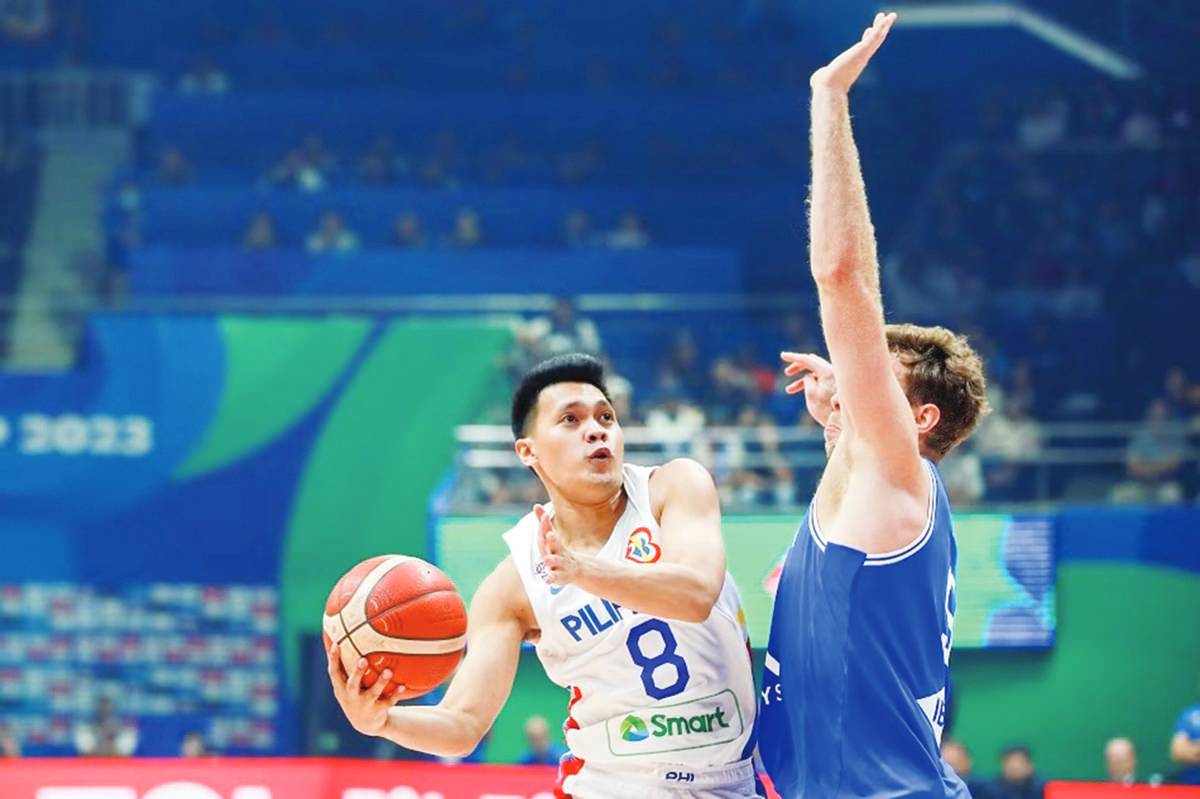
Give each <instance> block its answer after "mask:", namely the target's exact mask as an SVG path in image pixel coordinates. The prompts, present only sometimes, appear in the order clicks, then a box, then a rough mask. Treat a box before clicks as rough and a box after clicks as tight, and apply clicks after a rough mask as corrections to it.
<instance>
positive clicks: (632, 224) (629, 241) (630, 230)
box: [605, 211, 650, 250]
mask: <svg viewBox="0 0 1200 799" xmlns="http://www.w3.org/2000/svg"><path fill="white" fill-rule="evenodd" d="M605 244H606V245H608V248H609V249H611V250H640V249H643V248H645V247H648V246H649V245H650V234H649V233H647V232H646V226H645V224H643V222H642V218H641V217H640V216H638V215H637V214H636V213H634V212H633V211H626V212H625V213H623V214H622V215H621V222H620V224H619V225H617V229H616V230H614V231H612V232H611V233H609V234H608V236H607V237H606V238H605Z"/></svg>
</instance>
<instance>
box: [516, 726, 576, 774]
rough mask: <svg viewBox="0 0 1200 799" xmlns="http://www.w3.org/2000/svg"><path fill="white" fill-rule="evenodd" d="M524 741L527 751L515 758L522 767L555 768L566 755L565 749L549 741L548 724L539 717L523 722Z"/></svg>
mask: <svg viewBox="0 0 1200 799" xmlns="http://www.w3.org/2000/svg"><path fill="white" fill-rule="evenodd" d="M525 741H526V743H528V744H529V749H527V750H526V751H525V752H524V753H522V754H521V756H520V757H519V758H517V763H518V764H520V765H522V766H557V765H558V761H559V760H560V759H562V756H563V755H565V754H566V753H567V749H566V747H564V746H562V745H560V744H556V743H554V742H553V741H551V740H550V724H549V722H547V721H546V719H544V718H543V717H541V716H530V717H529V718H528V719H526V720H525Z"/></svg>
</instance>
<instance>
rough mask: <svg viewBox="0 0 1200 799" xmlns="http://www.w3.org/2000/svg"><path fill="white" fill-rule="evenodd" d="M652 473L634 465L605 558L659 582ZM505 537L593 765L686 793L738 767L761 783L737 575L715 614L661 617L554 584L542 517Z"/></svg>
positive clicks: (540, 649) (581, 753) (548, 665)
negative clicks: (755, 766) (693, 619)
mask: <svg viewBox="0 0 1200 799" xmlns="http://www.w3.org/2000/svg"><path fill="white" fill-rule="evenodd" d="M652 472H653V469H652V468H646V467H642V466H634V465H631V464H625V466H624V480H625V491H626V493H627V494H628V498H629V500H628V503H627V504H626V507H625V512H624V513H623V514H622V516H621V518H620V519H619V520H618V521H617V524H616V526H615V527H614V528H613V531H612V535H611V537H610V538H609V540H608V542H607V543H606V544H605V545H604V547H603V548H602V549H601V550H600V552H599V553H598V557H600V558H603V559H606V560H612V561H623V562H629V563H634V564H638V565H639V566H640V567H641V568H645V569H646V571H647V575H646V576H647V581H648V583H650V582H652V581H653V579H654V578H653V574H654V569H655V566H654V564H655V563H656V562H657V561H658V560H659V559H660V558H661V556H662V555H663V552H662V549H661V545H660V535H659V526H658V523H657V522H656V521H655V519H654V515H653V513H652V512H651V505H650V475H651V473H652ZM547 510H548V511H550V512H551V513H553V509H552V507H551V506H547ZM504 540H505V541H506V542H507V543H508V546H509V549H510V550H511V551H512V556H513V561H514V563H515V564H516V567H517V571H518V572H519V573H520V575H521V581H522V583H523V584H524V586H525V592H526V593H527V594H528V595H529V604H530V605H531V606H532V608H533V612H534V614H535V615H536V617H537V621H538V625H539V626H540V627H541V639H540V640H539V642H538V644H537V654H538V658H539V659H540V660H541V662H542V665H543V666H544V667H545V670H546V675H547V676H548V677H549V678H550V679H551V680H552V681H553V682H555V683H556V684H558V685H561V686H563V687H565V688H568V689H569V690H570V691H571V698H570V705H569V710H568V714H569V715H568V718H567V722H566V724H565V725H564V728H565V730H566V741H567V746H568V748H569V749H570V750H571V754H572V755H574V757H575V758H577V759H580V760H582V761H584V763H586V769H590V770H592V771H595V770H596V769H601V770H604V771H611V770H614V769H618V768H619V769H621V770H622V771H625V770H627V769H635V770H637V771H639V772H654V773H659V774H660V776H661V779H664V780H676V781H678V783H679V784H678V785H677V787H678V789H679V790H683V791H687V790H688V789H689V788H692V789H698V788H700V784H701V783H702V782H704V781H705V773H706V772H707V773H708V774H710V775H712V776H715V775H716V774H717V773H718V772H720V773H722V774H730V773H733V772H731V771H730V769H729V768H728V767H729V766H733V765H735V764H737V765H738V766H739V768H737V769H735V771H736V773H737V775H738V776H737V779H738V781H739V782H742V781H743V780H744V778H745V777H746V775H749V783H750V787H751V788H752V783H753V772H752V770H751V769H750V768H749V766H748V765H746V764H745V761H746V759H747V758H748V757H749V756H750V753H751V749H752V746H753V743H752V742H753V731H754V717H755V710H756V701H755V700H756V698H757V697H756V695H755V690H754V677H753V674H752V670H751V664H750V654H749V648H748V639H747V633H746V626H745V616H744V614H743V612H742V609H741V599H740V597H739V596H738V593H737V588H736V587H735V586H734V583H733V579H732V578H731V577H730V576H729V574H728V573H726V575H725V585H724V588H723V590H722V591H721V596H720V599H719V600H718V601H717V604H716V606H715V607H714V608H713V611H712V614H711V615H710V616H709V617H708V619H707V620H706V621H703V622H699V623H689V622H681V621H674V620H668V619H660V618H657V617H654V616H647V615H644V614H640V613H636V612H633V611H630V610H629V609H627V608H623V607H620V606H619V605H616V604H615V603H613V602H610V601H608V600H606V599H601V598H599V597H596V596H593V595H591V594H589V593H587V592H586V591H583V590H582V589H580V588H578V587H577V586H574V585H566V586H551V585H548V584H547V583H546V582H545V580H544V579H543V576H542V575H544V573H545V567H544V566H543V564H542V556H541V553H540V551H539V546H538V521H537V518H536V517H535V515H534V514H533V513H529V514H528V515H526V516H525V517H524V518H523V519H521V521H520V522H518V523H517V524H516V526H514V527H513V528H512V529H511V530H509V531H508V532H507V533H505V534H504ZM676 766H678V768H675V767H676ZM742 766H744V768H742ZM672 775H674V776H672ZM582 776H583V775H580V778H582ZM571 779H572V778H568V780H567V783H566V785H565V786H564V787H565V789H566V790H567V791H568V792H570V789H571ZM692 782H694V784H689V783H692ZM697 793H699V792H698V791H697ZM736 795H750V796H752V795H753V791H752V790H749V791H748V792H746V793H742V794H736Z"/></svg>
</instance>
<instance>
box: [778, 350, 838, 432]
mask: <svg viewBox="0 0 1200 799" xmlns="http://www.w3.org/2000/svg"><path fill="white" fill-rule="evenodd" d="M779 357H780V358H781V359H782V360H783V362H784V363H786V364H787V367H786V368H785V369H784V370H783V373H784V374H785V375H787V376H788V377H796V376H797V375H800V377H798V378H797V379H796V380H793V381H792V382H791V383H789V384H788V385H787V388H785V389H784V391H786V392H787V393H788V394H799V393H800V392H801V391H803V392H804V402H805V404H806V405H807V406H808V414H809V416H811V417H812V418H813V419H815V420H816V421H817V424H819V425H821V427H824V426H825V420H827V419H828V418H829V413H830V411H832V410H833V395H834V394H835V393H837V385H836V384H835V383H834V380H833V364H831V363H830V362H829V361H827V360H825V359H824V358H822V357H821V356H820V355H814V354H812V353H810V352H781V353H779Z"/></svg>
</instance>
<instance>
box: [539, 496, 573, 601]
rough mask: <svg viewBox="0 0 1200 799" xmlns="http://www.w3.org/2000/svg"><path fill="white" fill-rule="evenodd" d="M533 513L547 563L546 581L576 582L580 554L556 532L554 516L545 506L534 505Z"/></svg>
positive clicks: (557, 583)
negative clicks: (569, 547) (573, 550)
mask: <svg viewBox="0 0 1200 799" xmlns="http://www.w3.org/2000/svg"><path fill="white" fill-rule="evenodd" d="M533 513H534V515H535V516H536V517H537V520H538V541H539V544H540V545H541V549H542V563H544V564H546V582H547V583H549V584H550V585H566V584H568V583H573V582H575V580H576V579H578V578H579V571H580V564H579V558H578V556H576V555H575V553H574V552H572V551H571V550H570V549H568V548H567V545H566V544H564V543H563V541H562V538H561V537H560V536H559V535H558V533H556V532H554V517H552V516H551V515H550V514H549V513H547V512H546V509H545V508H544V507H542V506H541V505H534V506H533Z"/></svg>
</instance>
